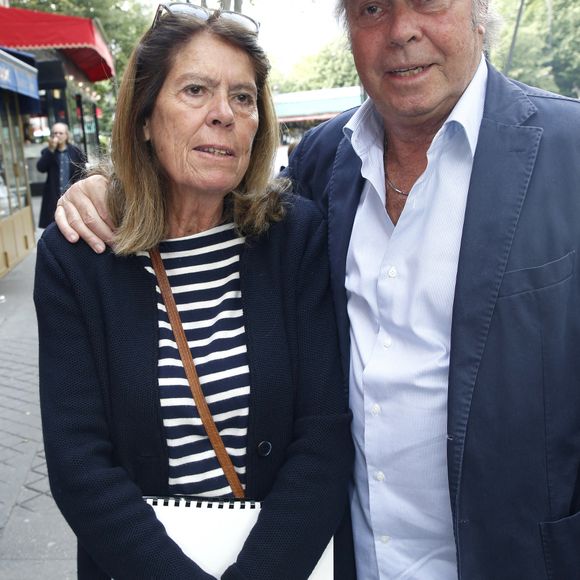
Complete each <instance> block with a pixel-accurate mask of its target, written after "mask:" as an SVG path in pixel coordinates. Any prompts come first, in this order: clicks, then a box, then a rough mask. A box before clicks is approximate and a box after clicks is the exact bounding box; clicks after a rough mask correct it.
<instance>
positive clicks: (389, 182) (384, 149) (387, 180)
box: [383, 135, 410, 197]
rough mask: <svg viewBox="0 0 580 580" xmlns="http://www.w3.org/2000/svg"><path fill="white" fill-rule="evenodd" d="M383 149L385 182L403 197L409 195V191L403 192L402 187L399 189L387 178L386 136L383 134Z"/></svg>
mask: <svg viewBox="0 0 580 580" xmlns="http://www.w3.org/2000/svg"><path fill="white" fill-rule="evenodd" d="M383 151H384V154H385V159H384V164H385V181H386V182H387V185H388V186H389V187H390V188H391V189H392V190H393V191H394V192H395V193H398V194H399V195H402V196H404V197H407V196H408V195H409V193H410V192H408V191H407V192H405V191H403V190H402V189H399V188H398V187H397V186H396V185H395V184H394V183H393V182H392V181H391V180H390V179H389V174H388V173H387V136H386V135H385V140H384V142H383Z"/></svg>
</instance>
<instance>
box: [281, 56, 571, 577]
mask: <svg viewBox="0 0 580 580" xmlns="http://www.w3.org/2000/svg"><path fill="white" fill-rule="evenodd" d="M353 113H354V110H353V111H349V112H346V113H343V114H342V115H339V116H338V117H336V118H335V119H333V120H331V121H328V122H327V123H326V124H324V125H321V126H319V127H317V128H315V129H313V130H311V131H310V132H308V133H306V135H305V136H304V137H303V139H302V141H301V142H300V144H299V145H298V147H297V148H296V150H295V151H294V154H293V155H292V157H291V158H290V164H289V167H288V169H287V170H286V175H287V176H288V177H290V178H292V180H293V181H294V185H295V188H296V190H297V193H299V194H301V195H303V196H305V197H309V198H311V199H313V200H314V201H315V202H316V204H317V205H318V206H319V207H320V208H321V209H322V211H323V212H324V213H325V215H327V219H328V230H329V233H328V238H329V252H330V268H331V280H332V287H333V294H334V298H335V306H336V309H337V319H338V324H339V334H340V337H341V351H342V354H343V365H344V367H343V368H344V370H345V371H346V372H348V365H349V362H348V361H349V326H348V314H347V309H346V303H347V296H346V291H345V286H344V280H345V267H346V255H347V251H348V245H349V239H350V233H351V231H352V226H353V221H354V216H355V213H356V209H357V206H358V203H359V200H360V195H361V192H362V189H363V186H364V180H363V178H362V177H361V173H360V172H361V162H360V159H359V158H358V157H357V155H356V154H355V152H354V150H353V148H352V146H351V144H350V142H349V140H348V139H347V138H346V137H345V136H344V134H343V131H342V129H343V127H344V125H345V124H346V122H347V121H348V119H349V118H350V117H351V116H352V114H353ZM579 345H580V102H578V101H576V100H573V99H568V98H565V97H560V96H558V95H554V94H551V93H547V92H545V91H541V90H539V89H535V88H532V87H528V86H525V85H523V84H521V83H517V82H514V81H511V80H509V79H507V78H506V77H504V76H503V75H501V74H500V73H498V72H497V71H496V70H494V69H493V67H489V76H488V83H487V94H486V100H485V108H484V112H483V119H482V123H481V127H480V132H479V139H478V143H477V149H476V152H475V158H474V163H473V172H472V175H471V182H470V186H469V193H468V198H467V208H466V213H465V222H464V227H463V235H462V242H461V251H460V256H459V267H458V272H457V282H456V289H455V300H454V306H453V320H452V328H451V353H450V357H451V358H450V369H449V394H448V448H447V456H448V470H449V491H450V498H451V506H452V510H453V524H454V532H455V542H456V548H457V561H458V567H459V578H460V579H463V580H515V579H520V578H521V579H524V578H525V579H526V580H546V579H553V580H572V579H578V578H580V350H579V348H580V347H579Z"/></svg>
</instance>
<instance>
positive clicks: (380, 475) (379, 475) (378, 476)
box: [375, 471, 385, 481]
mask: <svg viewBox="0 0 580 580" xmlns="http://www.w3.org/2000/svg"><path fill="white" fill-rule="evenodd" d="M375 479H376V480H377V481H385V474H384V473H383V472H382V471H377V472H376V473H375Z"/></svg>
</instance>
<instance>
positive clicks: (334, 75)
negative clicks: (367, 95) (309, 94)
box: [272, 38, 359, 93]
mask: <svg viewBox="0 0 580 580" xmlns="http://www.w3.org/2000/svg"><path fill="white" fill-rule="evenodd" d="M358 83H359V80H358V75H357V73H356V69H355V66H354V61H353V58H352V54H351V52H350V48H349V47H348V44H347V42H346V40H345V39H343V38H337V39H335V40H333V41H331V42H329V43H328V44H327V45H325V46H324V47H323V48H322V49H321V50H320V52H318V53H317V54H315V55H311V56H307V57H306V58H304V59H303V60H301V61H300V62H298V64H296V66H295V67H294V69H293V70H292V72H291V74H290V75H286V76H283V75H282V74H281V73H279V72H276V71H274V72H273V74H272V84H273V86H274V90H275V91H276V92H279V93H290V92H294V91H310V90H314V89H327V88H335V87H350V86H354V85H357V84H358Z"/></svg>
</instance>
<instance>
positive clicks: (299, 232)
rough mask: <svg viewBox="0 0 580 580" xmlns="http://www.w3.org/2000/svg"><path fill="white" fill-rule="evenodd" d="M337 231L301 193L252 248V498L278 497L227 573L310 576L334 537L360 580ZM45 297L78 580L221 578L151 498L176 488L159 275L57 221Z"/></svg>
mask: <svg viewBox="0 0 580 580" xmlns="http://www.w3.org/2000/svg"><path fill="white" fill-rule="evenodd" d="M326 236H327V234H326V225H325V223H324V221H323V220H322V218H321V216H320V215H319V214H318V210H316V209H314V206H313V205H312V204H311V202H309V201H307V200H303V199H299V198H296V199H293V201H292V202H291V203H290V207H289V211H288V215H287V217H286V218H285V220H284V221H282V222H279V223H276V224H273V225H272V226H271V228H270V230H269V231H268V233H267V234H265V235H263V236H261V237H259V238H257V239H251V240H248V241H247V242H246V244H245V246H244V250H243V253H242V259H241V266H240V268H241V272H240V273H241V284H242V297H243V308H244V317H245V320H244V323H245V326H246V335H247V342H248V345H247V346H248V358H249V366H250V379H251V395H250V414H249V430H248V447H247V489H246V492H247V496H248V497H249V498H252V499H256V500H263V501H264V504H263V507H262V511H261V514H260V517H259V520H258V523H257V524H256V526H255V527H254V529H253V530H252V532H251V535H250V536H249V538H248V540H247V541H246V544H245V545H244V548H243V550H242V552H241V554H240V556H239V557H238V560H237V562H236V563H235V564H233V565H232V566H231V567H230V568H229V569H228V570H227V571H226V573H225V574H224V576H222V578H224V580H226V579H240V580H241V579H246V580H274V579H275V580H284V579H288V580H298V579H301V578H307V577H308V575H309V573H310V571H311V569H312V568H313V566H314V564H315V563H316V561H317V559H318V557H319V555H320V554H321V552H322V550H323V549H324V547H325V546H326V544H327V543H328V541H329V539H330V537H331V535H332V534H333V533H335V534H336V536H335V563H336V565H335V568H336V570H337V572H336V575H335V578H340V579H341V580H342V579H344V580H347V579H350V578H354V571H353V569H354V566H353V554H352V538H351V536H350V526H349V525H348V524H349V522H348V509H347V507H346V506H347V487H348V482H349V478H350V473H351V463H352V457H353V450H352V443H351V440H350V415H349V412H348V411H347V394H346V386H345V382H344V379H343V377H342V373H341V371H340V362H339V352H338V343H337V337H336V328H335V318H334V313H333V307H332V303H331V294H330V289H329V272H328V256H327V244H326ZM34 298H35V303H36V308H37V314H38V325H39V336H40V395H41V410H42V422H43V430H44V441H45V448H46V459H47V464H48V472H49V477H50V484H51V490H52V494H53V496H54V499H55V501H56V503H57V504H58V506H59V508H60V510H61V511H62V513H63V515H64V517H65V518H66V520H67V521H68V523H69V525H70V526H71V528H72V529H73V530H74V532H75V534H76V535H77V538H78V545H79V558H78V566H79V568H78V571H79V578H82V579H95V580H96V579H104V578H111V577H113V578H115V579H116V580H122V579H146V578H151V579H163V580H171V579H176V580H177V579H179V580H184V579H186V578H187V579H208V578H210V576H209V575H208V574H206V573H205V572H204V571H203V570H201V569H200V568H199V567H198V566H197V565H196V564H195V563H194V562H192V561H191V560H189V559H188V558H187V557H186V556H185V555H184V554H183V553H182V552H181V550H180V549H179V548H178V546H177V545H176V544H175V543H174V542H173V541H172V540H171V539H170V538H169V537H168V536H167V535H166V534H165V531H164V528H163V526H162V525H161V524H160V523H159V522H158V521H157V519H156V517H155V515H154V513H153V511H152V509H151V508H150V507H149V506H147V505H145V503H144V502H143V500H142V498H141V497H142V496H143V495H167V494H168V460H167V449H166V442H165V440H164V434H163V429H162V423H161V419H160V403H159V393H158V386H157V358H158V328H157V308H156V293H155V281H154V278H153V277H152V276H151V275H150V274H148V273H147V272H146V271H145V270H144V268H143V266H142V265H141V263H140V262H139V260H138V259H137V258H136V257H128V258H121V257H117V256H115V255H114V254H112V253H106V254H103V255H96V254H94V253H93V252H92V251H91V250H90V248H89V247H88V246H86V245H85V244H83V243H82V242H81V243H79V244H77V245H76V246H73V245H71V244H68V243H67V242H66V241H65V240H64V238H63V237H62V236H61V234H60V233H59V231H58V230H57V229H56V228H55V227H54V226H52V227H50V228H48V229H47V230H46V232H45V234H44V235H43V237H42V239H41V240H40V243H39V245H38V260H37V269H36V282H35V292H34Z"/></svg>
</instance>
